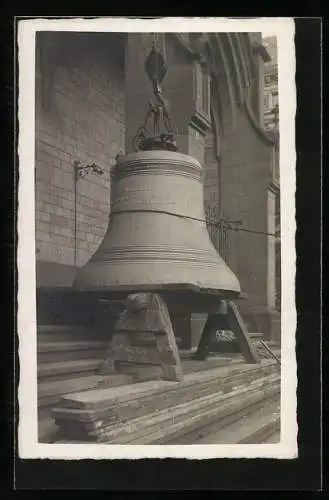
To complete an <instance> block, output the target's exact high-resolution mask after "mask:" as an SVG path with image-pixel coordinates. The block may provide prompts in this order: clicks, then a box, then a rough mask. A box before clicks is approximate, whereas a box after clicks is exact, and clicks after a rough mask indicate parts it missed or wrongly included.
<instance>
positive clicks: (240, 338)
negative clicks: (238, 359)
mask: <svg viewBox="0 0 329 500" xmlns="http://www.w3.org/2000/svg"><path fill="white" fill-rule="evenodd" d="M218 330H231V331H232V332H233V334H234V336H235V340H236V344H237V346H238V348H239V350H240V352H241V353H242V355H243V356H244V359H245V360H246V362H247V363H258V362H259V358H258V355H257V352H256V349H255V347H254V345H253V343H252V342H251V340H250V338H249V333H248V330H247V327H246V324H245V322H244V321H243V318H242V316H241V314H240V313H239V310H238V308H237V306H236V304H234V302H232V301H230V300H222V301H221V302H220V305H219V309H218V311H217V312H216V313H213V314H209V315H208V318H207V321H206V324H205V326H204V329H203V332H202V335H201V339H200V342H199V345H198V348H197V351H196V353H195V355H194V358H195V359H198V360H204V359H206V358H207V356H208V354H209V348H210V344H211V342H212V340H213V338H214V336H215V334H216V331H218Z"/></svg>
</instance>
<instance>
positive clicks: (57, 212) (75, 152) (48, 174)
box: [35, 33, 125, 286]
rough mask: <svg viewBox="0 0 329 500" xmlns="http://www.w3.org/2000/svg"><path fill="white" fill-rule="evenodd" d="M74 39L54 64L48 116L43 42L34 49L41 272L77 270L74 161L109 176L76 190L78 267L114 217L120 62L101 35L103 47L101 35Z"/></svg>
mask: <svg viewBox="0 0 329 500" xmlns="http://www.w3.org/2000/svg"><path fill="white" fill-rule="evenodd" d="M58 36H61V34H60V33H59V34H58ZM72 36H74V37H75V42H74V43H72V45H68V46H65V54H63V53H61V54H60V55H59V57H58V60H57V61H56V66H55V69H54V74H53V77H52V81H51V104H50V108H49V109H45V107H44V106H43V103H42V86H43V84H44V76H45V75H44V74H43V73H42V71H41V69H42V68H41V66H40V59H39V49H40V47H38V41H37V46H36V93H35V95H36V103H35V104H36V115H35V117H36V121H35V175H36V193H35V200H36V206H35V217H36V227H35V229H36V248H37V259H38V260H37V272H38V267H39V268H40V266H38V264H40V263H41V264H43V265H44V263H45V262H47V263H57V264H61V265H63V266H72V265H73V264H74V217H75V210H74V207H75V202H74V183H75V181H74V162H75V161H76V160H79V161H81V162H82V163H83V164H86V163H91V162H95V163H96V164H98V165H99V166H100V167H101V168H102V169H103V170H104V172H105V173H104V175H103V176H101V177H98V176H95V175H91V174H90V175H88V176H87V177H85V178H83V179H82V178H81V179H79V180H78V184H77V199H76V202H77V265H78V266H82V265H84V264H85V263H86V262H87V261H88V259H89V258H90V257H91V255H92V254H93V252H94V251H95V250H96V248H97V247H98V245H99V243H100V242H101V240H102V238H103V236H104V234H105V231H106V228H107V224H108V217H109V213H110V168H111V166H112V165H113V164H114V163H115V157H116V155H117V154H118V152H119V151H120V150H124V147H125V116H124V115H125V97H124V69H123V68H122V67H121V66H122V62H121V65H120V61H119V60H118V58H116V57H115V49H113V50H112V46H110V47H109V46H107V47H106V43H107V42H106V40H105V39H104V35H103V38H102V39H101V38H100V37H99V36H97V34H74V35H72ZM88 37H89V38H88ZM91 38H94V39H93V40H92V41H91V43H89V41H90V40H91ZM104 42H105V43H104ZM39 43H40V42H39ZM107 45H109V43H107ZM44 71H45V70H44ZM46 76H48V77H49V75H46ZM56 269H57V268H56ZM39 274H40V273H39ZM47 275H48V276H49V273H47ZM39 278H40V279H41V283H40V279H39V285H41V286H42V277H40V276H39ZM48 281H49V280H48ZM50 281H51V280H50ZM47 285H50V286H52V283H51V282H48V283H47Z"/></svg>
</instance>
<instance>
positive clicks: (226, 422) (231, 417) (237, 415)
mask: <svg viewBox="0 0 329 500" xmlns="http://www.w3.org/2000/svg"><path fill="white" fill-rule="evenodd" d="M278 390H279V389H278ZM278 398H280V394H279V393H277V392H275V393H274V394H273V395H271V396H268V397H267V398H266V400H264V399H261V400H259V401H257V402H256V403H252V404H247V405H244V406H243V407H241V409H239V410H237V411H236V412H234V413H231V414H228V415H227V416H225V417H224V418H221V419H220V420H219V421H217V420H214V421H212V422H210V423H209V424H207V425H201V426H200V428H197V429H196V430H193V431H192V432H188V433H187V434H182V435H181V436H178V437H176V439H175V442H174V443H172V444H175V445H179V444H181V445H188V444H199V441H200V440H202V439H203V438H205V437H206V439H205V441H204V442H205V443H206V442H207V443H210V444H212V441H211V439H212V437H210V438H209V439H208V440H207V436H209V435H211V434H213V433H216V432H218V430H219V429H226V428H228V427H230V425H232V424H234V423H235V422H240V424H239V425H243V421H244V419H245V418H246V417H247V416H248V415H250V414H253V413H255V412H256V411H257V410H258V409H260V408H263V407H264V404H265V403H266V404H270V403H271V402H277V401H278ZM200 443H201V444H202V442H201V441H200ZM168 444H170V443H168Z"/></svg>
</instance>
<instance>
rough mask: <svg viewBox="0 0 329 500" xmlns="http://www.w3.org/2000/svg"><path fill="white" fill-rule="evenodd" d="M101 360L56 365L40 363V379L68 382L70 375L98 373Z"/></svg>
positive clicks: (58, 363)
mask: <svg viewBox="0 0 329 500" xmlns="http://www.w3.org/2000/svg"><path fill="white" fill-rule="evenodd" d="M99 365H100V360H99V359H82V360H76V361H63V362H55V363H40V364H39V365H38V379H39V381H40V379H44V378H46V377H47V378H52V379H53V380H55V379H56V380H66V379H67V377H68V375H73V374H74V375H75V378H77V376H78V375H79V376H83V375H85V374H87V373H88V374H91V372H94V373H95V372H96V370H97V369H98V368H99Z"/></svg>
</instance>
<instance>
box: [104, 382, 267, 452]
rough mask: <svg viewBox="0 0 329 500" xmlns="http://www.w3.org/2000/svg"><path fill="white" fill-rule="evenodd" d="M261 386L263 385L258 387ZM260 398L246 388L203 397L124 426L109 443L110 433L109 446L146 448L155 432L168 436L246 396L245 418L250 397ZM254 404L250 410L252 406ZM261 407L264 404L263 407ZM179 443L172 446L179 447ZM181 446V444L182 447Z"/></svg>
mask: <svg viewBox="0 0 329 500" xmlns="http://www.w3.org/2000/svg"><path fill="white" fill-rule="evenodd" d="M259 385H261V384H259ZM252 393H253V394H254V395H257V393H256V388H255V387H254V388H252V387H251V388H250V387H248V385H247V384H245V385H241V386H240V387H237V388H235V389H234V390H233V391H231V392H228V393H226V394H218V393H217V394H216V393H215V394H209V395H208V396H205V397H200V398H198V399H195V400H193V401H189V402H188V403H183V404H179V405H176V406H173V407H169V408H166V409H165V410H163V411H161V412H156V413H155V414H154V415H153V414H151V415H147V416H146V417H144V418H143V419H138V420H134V421H130V422H128V423H127V426H126V427H125V428H123V427H122V426H120V427H117V430H116V431H117V432H115V431H114V433H113V429H111V430H110V432H111V434H112V438H110V439H109V437H110V436H109V432H107V433H106V438H107V439H106V442H107V443H112V444H143V439H144V438H146V439H148V436H150V434H151V433H155V432H159V431H160V432H166V433H170V429H171V427H172V426H173V425H177V424H179V423H180V422H183V421H185V422H186V420H187V419H189V420H190V419H191V418H192V419H193V417H194V416H195V415H196V414H198V413H199V412H200V411H202V412H203V413H206V412H207V411H209V410H211V409H214V408H217V407H218V405H223V404H225V403H226V402H228V401H230V400H232V398H234V397H237V395H239V394H244V398H245V400H244V405H243V410H242V411H243V414H244V413H245V412H246V411H248V408H249V404H248V397H249V396H250V395H251V394H252ZM254 404H255V403H253V404H252V405H251V406H253V405H254ZM258 404H260V403H258ZM261 404H262V403H261ZM236 413H237V412H236V411H234V412H233V413H229V414H228V415H226V418H227V416H228V417H230V418H232V416H233V418H234V419H236V418H239V417H237V416H236ZM182 432H183V433H184V432H185V427H183V428H182ZM177 438H178V437H177V436H176V440H175V442H174V443H172V444H177V443H176V441H177ZM179 444H180V443H179Z"/></svg>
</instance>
